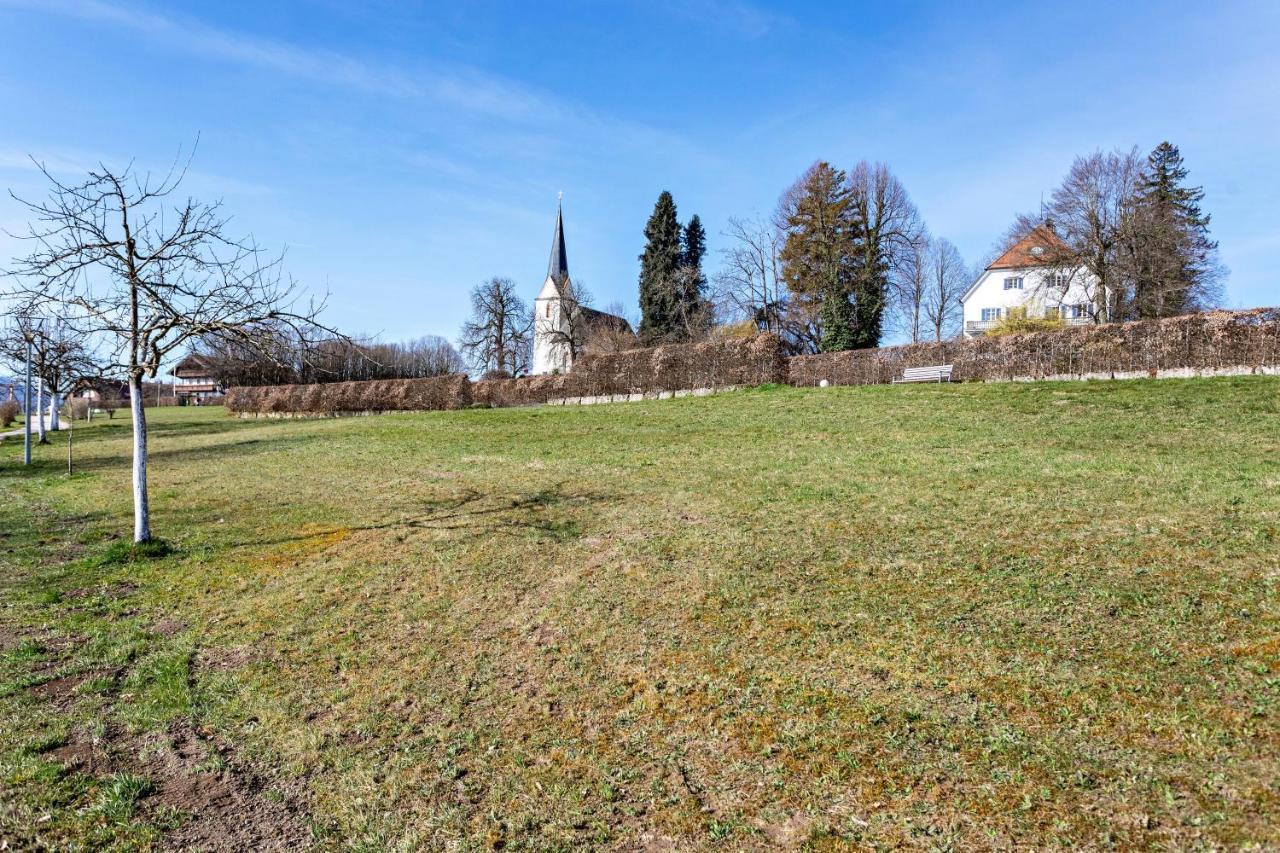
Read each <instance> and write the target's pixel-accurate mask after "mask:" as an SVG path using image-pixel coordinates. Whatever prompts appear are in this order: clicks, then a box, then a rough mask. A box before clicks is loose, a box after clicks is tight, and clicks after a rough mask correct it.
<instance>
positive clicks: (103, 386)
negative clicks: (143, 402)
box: [72, 379, 129, 402]
mask: <svg viewBox="0 0 1280 853" xmlns="http://www.w3.org/2000/svg"><path fill="white" fill-rule="evenodd" d="M72 396H73V397H79V398H80V399H82V400H93V401H94V402H102V401H103V400H112V401H114V400H119V401H121V402H123V401H125V400H128V399H129V383H127V382H122V381H120V380H118V379H85V380H83V381H81V382H80V383H79V384H77V385H76V388H75V391H73V392H72Z"/></svg>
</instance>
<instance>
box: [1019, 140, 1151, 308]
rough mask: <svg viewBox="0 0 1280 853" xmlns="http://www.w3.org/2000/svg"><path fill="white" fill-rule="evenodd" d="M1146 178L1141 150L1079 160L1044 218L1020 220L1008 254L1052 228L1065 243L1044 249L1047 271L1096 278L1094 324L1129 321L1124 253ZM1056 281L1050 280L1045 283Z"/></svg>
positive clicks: (1099, 153)
mask: <svg viewBox="0 0 1280 853" xmlns="http://www.w3.org/2000/svg"><path fill="white" fill-rule="evenodd" d="M1141 177H1142V158H1141V157H1140V156H1139V154H1138V149H1137V148H1133V149H1131V150H1129V151H1111V152H1102V151H1096V152H1094V153H1093V154H1090V155H1089V156H1087V157H1077V158H1076V159H1075V161H1074V162H1073V163H1072V164H1071V169H1070V170H1069V171H1068V172H1067V175H1066V177H1065V178H1063V180H1062V184H1061V186H1059V187H1058V188H1057V189H1056V190H1054V191H1053V195H1052V196H1051V198H1050V201H1049V203H1048V204H1047V205H1046V207H1045V210H1044V214H1043V215H1042V216H1035V215H1030V214H1023V215H1021V216H1019V217H1018V218H1017V220H1016V221H1015V222H1014V224H1013V226H1012V227H1011V228H1010V229H1009V231H1008V232H1007V233H1006V236H1005V241H1004V242H1005V245H1006V248H1007V247H1008V246H1010V245H1012V244H1013V243H1014V242H1016V241H1017V240H1020V239H1022V238H1023V237H1025V236H1026V235H1027V234H1030V233H1031V232H1032V231H1033V230H1034V229H1035V228H1037V227H1039V226H1041V225H1045V224H1046V223H1047V224H1048V227H1050V228H1051V229H1052V230H1053V232H1054V233H1055V234H1056V235H1057V236H1058V237H1059V238H1060V241H1061V242H1060V243H1059V242H1049V243H1046V244H1045V245H1044V246H1042V247H1041V248H1043V250H1044V251H1043V253H1042V254H1041V255H1040V257H1041V259H1042V260H1043V262H1044V265H1045V266H1047V267H1050V268H1052V269H1053V270H1055V271H1056V272H1057V273H1058V274H1061V275H1066V276H1070V275H1072V274H1073V273H1075V272H1076V271H1077V270H1079V269H1081V268H1083V269H1084V270H1085V271H1086V272H1088V273H1091V274H1092V276H1093V278H1092V279H1088V281H1089V282H1090V286H1089V287H1088V296H1089V300H1090V303H1091V312H1092V316H1093V319H1094V321H1095V322H1099V323H1105V322H1110V321H1111V320H1112V319H1122V318H1124V316H1125V314H1126V310H1127V306H1126V304H1125V303H1126V298H1125V291H1126V287H1125V285H1124V275H1123V271H1122V269H1121V264H1120V248H1121V246H1122V245H1123V243H1124V241H1125V239H1126V235H1125V231H1126V228H1127V227H1128V225H1129V222H1130V216H1129V213H1130V211H1131V209H1132V201H1133V193H1134V190H1135V189H1136V188H1137V186H1138V182H1139V180H1140V179H1141ZM1054 278H1055V276H1053V275H1050V276H1048V277H1046V279H1045V281H1046V282H1052V281H1053V280H1054Z"/></svg>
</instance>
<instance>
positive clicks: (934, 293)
mask: <svg viewBox="0 0 1280 853" xmlns="http://www.w3.org/2000/svg"><path fill="white" fill-rule="evenodd" d="M924 262H925V278H924V287H925V289H924V300H923V302H922V303H921V310H922V312H923V314H924V319H925V321H926V322H927V323H928V324H929V327H930V328H931V329H932V330H933V339H934V340H935V341H941V340H942V339H943V338H949V337H951V336H952V335H954V334H956V333H957V332H959V331H960V322H961V320H962V317H963V306H962V305H961V303H960V298H961V297H962V296H964V294H965V291H966V290H968V289H969V285H970V284H971V283H972V280H971V279H970V276H969V271H968V269H967V268H966V267H965V264H964V258H962V257H961V256H960V250H959V249H957V248H956V247H955V244H953V243H952V242H951V241H950V240H947V239H945V238H942V237H937V238H934V239H932V240H930V241H929V246H928V250H927V251H926V253H925V256H924Z"/></svg>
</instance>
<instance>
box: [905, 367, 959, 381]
mask: <svg viewBox="0 0 1280 853" xmlns="http://www.w3.org/2000/svg"><path fill="white" fill-rule="evenodd" d="M950 375H951V365H949V364H939V365H936V366H934V367H908V368H907V369H906V370H904V371H902V378H903V379H932V378H934V377H940V376H950Z"/></svg>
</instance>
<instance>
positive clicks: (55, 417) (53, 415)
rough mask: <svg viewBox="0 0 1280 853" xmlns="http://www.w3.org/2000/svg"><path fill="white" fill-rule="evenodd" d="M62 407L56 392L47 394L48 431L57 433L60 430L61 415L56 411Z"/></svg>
mask: <svg viewBox="0 0 1280 853" xmlns="http://www.w3.org/2000/svg"><path fill="white" fill-rule="evenodd" d="M61 407H62V400H61V399H60V398H59V397H58V392H57V391H50V392H49V429H51V430H53V431H54V432H57V431H58V430H60V429H62V422H61V413H60V412H59V411H58V409H59V408H61Z"/></svg>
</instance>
